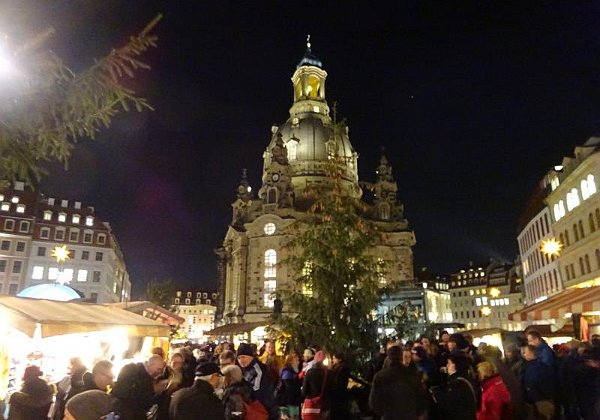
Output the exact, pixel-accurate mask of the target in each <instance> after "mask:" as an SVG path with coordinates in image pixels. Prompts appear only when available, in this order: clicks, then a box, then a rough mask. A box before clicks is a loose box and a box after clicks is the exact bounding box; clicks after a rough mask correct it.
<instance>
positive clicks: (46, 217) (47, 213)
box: [44, 210, 52, 220]
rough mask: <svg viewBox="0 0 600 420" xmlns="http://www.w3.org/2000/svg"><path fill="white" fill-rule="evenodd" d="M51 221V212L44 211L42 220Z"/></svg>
mask: <svg viewBox="0 0 600 420" xmlns="http://www.w3.org/2000/svg"><path fill="white" fill-rule="evenodd" d="M50 219H52V212H51V211H50V210H46V211H45V212H44V220H50Z"/></svg>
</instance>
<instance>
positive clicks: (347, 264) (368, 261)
mask: <svg viewBox="0 0 600 420" xmlns="http://www.w3.org/2000/svg"><path fill="white" fill-rule="evenodd" d="M334 115H335V114H334ZM343 127H344V123H343V122H341V123H338V122H337V121H335V120H334V140H335V141H337V140H338V138H339V133H340V130H341V129H343ZM334 150H337V147H335V148H334ZM342 159H343V158H342V157H340V156H338V155H337V154H335V153H334V154H333V155H332V156H330V159H329V161H328V164H327V173H328V175H329V181H330V182H329V183H328V185H326V186H325V187H321V188H313V189H311V190H309V191H307V194H308V195H309V196H310V198H311V199H312V200H313V204H312V206H311V207H310V209H309V211H308V212H307V215H306V217H305V218H304V219H302V220H299V221H298V222H297V223H295V224H294V225H292V228H291V229H292V231H291V232H290V236H291V237H292V239H291V241H290V242H289V244H288V245H287V254H288V255H289V257H288V258H287V259H286V260H285V261H283V262H282V263H283V264H287V265H288V266H289V267H290V268H291V269H292V271H293V272H294V273H297V276H296V278H295V282H294V285H293V287H291V288H289V289H285V290H282V291H280V292H279V293H278V298H280V299H281V300H282V302H283V303H284V305H285V310H286V312H284V313H283V314H279V313H275V314H274V321H275V322H276V323H277V324H278V325H279V326H280V328H281V331H282V332H283V335H284V336H285V337H288V338H289V340H290V341H291V343H292V345H294V346H302V347H304V346H308V345H319V346H322V347H323V348H325V349H326V350H327V351H330V352H344V353H346V354H348V355H349V356H350V357H361V356H366V355H367V354H368V351H369V349H370V348H372V346H373V345H374V344H375V342H376V338H377V337H376V327H375V322H374V319H373V316H372V314H373V312H374V311H375V309H376V308H377V304H378V302H379V293H378V278H379V274H378V273H377V271H376V269H375V267H376V260H375V258H374V257H373V256H372V255H371V254H370V252H369V251H370V250H371V249H372V248H373V246H374V245H375V244H376V241H377V236H378V232H377V231H376V229H375V227H374V225H372V224H371V223H370V222H369V221H367V220H366V219H364V218H363V217H361V216H362V213H363V211H364V209H365V207H364V203H363V202H362V201H361V200H360V198H358V194H356V191H346V190H344V189H343V187H342V183H341V177H342V174H343V170H342V167H343V165H344V164H345V162H343V160H342Z"/></svg>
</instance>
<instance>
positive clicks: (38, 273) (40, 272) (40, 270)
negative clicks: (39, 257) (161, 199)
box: [31, 265, 44, 280]
mask: <svg viewBox="0 0 600 420" xmlns="http://www.w3.org/2000/svg"><path fill="white" fill-rule="evenodd" d="M31 278H32V279H33V280H42V279H43V278H44V267H43V266H41V265H36V266H34V267H33V271H32V272H31Z"/></svg>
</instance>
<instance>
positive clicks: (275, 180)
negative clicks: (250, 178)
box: [271, 173, 279, 182]
mask: <svg viewBox="0 0 600 420" xmlns="http://www.w3.org/2000/svg"><path fill="white" fill-rule="evenodd" d="M271 179H272V180H273V182H277V181H279V174H277V173H275V174H273V175H271Z"/></svg>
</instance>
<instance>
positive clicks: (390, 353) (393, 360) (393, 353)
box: [386, 346, 402, 366]
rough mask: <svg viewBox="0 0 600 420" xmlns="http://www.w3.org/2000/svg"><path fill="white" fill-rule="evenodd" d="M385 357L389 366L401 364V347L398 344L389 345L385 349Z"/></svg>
mask: <svg viewBox="0 0 600 420" xmlns="http://www.w3.org/2000/svg"><path fill="white" fill-rule="evenodd" d="M386 355H387V359H388V360H389V366H399V365H401V364H402V348H401V347H400V346H391V347H390V348H389V349H387V353H386Z"/></svg>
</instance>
